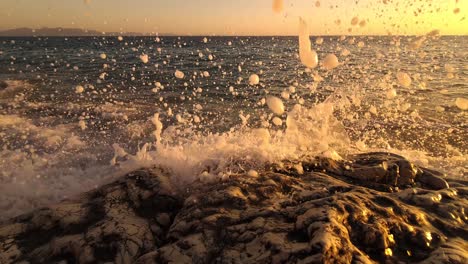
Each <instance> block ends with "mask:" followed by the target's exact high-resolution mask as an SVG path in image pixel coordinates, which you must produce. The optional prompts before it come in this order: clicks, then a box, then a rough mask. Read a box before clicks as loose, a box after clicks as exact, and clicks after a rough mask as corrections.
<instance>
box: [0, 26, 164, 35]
mask: <svg viewBox="0 0 468 264" xmlns="http://www.w3.org/2000/svg"><path fill="white" fill-rule="evenodd" d="M154 35H155V34H143V33H137V32H124V33H119V32H99V31H96V30H86V29H80V28H61V27H58V28H47V27H44V28H39V29H32V28H15V29H9V30H4V31H0V37H33V36H37V37H86V36H154ZM160 35H164V36H171V35H173V34H160Z"/></svg>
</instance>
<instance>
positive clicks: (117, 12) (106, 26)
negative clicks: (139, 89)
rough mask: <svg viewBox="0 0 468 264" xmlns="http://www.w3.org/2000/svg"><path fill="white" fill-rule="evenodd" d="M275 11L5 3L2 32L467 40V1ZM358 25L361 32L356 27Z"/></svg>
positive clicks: (358, 0) (217, 3) (327, 4)
mask: <svg viewBox="0 0 468 264" xmlns="http://www.w3.org/2000/svg"><path fill="white" fill-rule="evenodd" d="M272 5H273V0H127V1H124V0H1V1H0V29H10V28H17V27H30V28H40V27H73V28H85V29H96V30H99V31H103V32H111V31H112V32H141V33H162V34H164V33H173V34H178V35H296V34H297V25H298V17H299V16H302V17H304V18H305V19H306V21H307V22H308V23H309V25H310V30H311V33H312V34H315V35H325V34H330V35H342V34H353V35H355V34H356V35H359V34H365V35H369V34H372V35H376V34H388V33H391V34H395V35H396V34H424V33H427V32H429V31H431V30H433V29H438V30H440V32H441V34H444V35H468V18H466V16H467V14H468V0H458V1H457V0H321V1H317V0H284V9H283V11H282V12H281V13H275V12H274V11H273V8H272ZM457 10H458V11H457ZM354 17H356V18H357V19H355V20H356V21H357V22H358V24H357V25H352V22H351V21H352V19H353V18H354ZM363 21H364V22H363ZM360 23H361V25H359V24H360Z"/></svg>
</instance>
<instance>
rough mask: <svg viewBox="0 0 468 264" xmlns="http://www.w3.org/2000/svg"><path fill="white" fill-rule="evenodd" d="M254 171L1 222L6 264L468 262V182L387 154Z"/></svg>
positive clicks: (129, 185)
mask: <svg viewBox="0 0 468 264" xmlns="http://www.w3.org/2000/svg"><path fill="white" fill-rule="evenodd" d="M249 175H250V176H249ZM249 175H237V176H233V177H230V178H229V179H224V180H222V181H221V180H219V181H214V182H201V181H199V182H195V183H193V184H191V185H188V186H180V185H179V184H178V183H176V182H174V181H173V179H172V178H171V176H170V174H169V173H168V172H167V171H164V170H163V169H161V168H153V169H144V170H139V171H135V172H133V173H130V174H128V175H125V176H124V177H122V178H121V179H119V180H118V181H116V182H113V183H110V184H107V185H105V186H102V187H100V188H99V189H97V190H94V191H91V192H89V193H86V194H83V195H81V196H79V197H76V198H74V199H70V200H66V201H63V202H61V203H59V204H56V205H53V206H50V207H47V208H43V209H40V210H36V211H34V212H31V213H29V214H25V215H22V216H19V217H16V218H14V219H10V220H8V221H6V222H3V223H0V263H109V262H113V263H419V262H421V263H422V262H424V263H467V262H468V226H467V223H468V218H467V214H466V212H467V210H468V183H467V182H465V181H462V180H456V179H450V178H447V177H445V176H444V175H442V174H440V173H438V172H435V171H432V170H428V169H425V168H420V167H417V166H415V165H414V164H412V163H411V162H409V161H407V160H406V159H404V158H403V157H400V156H396V155H393V154H388V153H369V154H362V155H357V156H352V157H350V158H349V159H347V160H344V161H334V160H331V159H326V158H304V159H302V160H301V161H284V162H283V163H282V164H273V165H271V166H268V167H267V168H265V170H264V171H259V173H258V176H256V175H253V174H249Z"/></svg>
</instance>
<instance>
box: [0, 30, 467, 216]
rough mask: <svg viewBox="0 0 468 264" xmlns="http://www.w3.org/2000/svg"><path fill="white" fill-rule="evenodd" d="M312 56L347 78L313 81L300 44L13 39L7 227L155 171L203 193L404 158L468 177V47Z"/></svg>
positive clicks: (320, 71) (2, 185)
mask: <svg viewBox="0 0 468 264" xmlns="http://www.w3.org/2000/svg"><path fill="white" fill-rule="evenodd" d="M311 41H312V47H313V49H314V50H315V51H316V52H317V54H318V58H319V63H323V59H324V58H325V57H326V56H327V54H335V55H336V56H337V57H338V60H339V65H338V67H336V68H334V69H328V70H327V69H325V68H324V67H322V66H323V65H321V64H319V66H318V67H317V68H315V69H311V70H310V69H306V67H305V66H303V65H302V63H301V60H300V58H299V52H298V51H299V44H298V38H297V37H207V38H205V37H180V38H179V37H160V38H156V37H123V39H119V38H117V37H83V38H77V37H70V38H0V80H3V81H5V82H6V84H7V87H6V88H0V168H1V169H0V219H2V218H6V217H11V216H14V215H17V214H20V213H24V212H26V211H28V210H31V209H34V208H37V207H40V206H44V205H46V204H49V203H53V202H56V201H59V200H61V199H64V198H67V197H70V196H73V195H76V194H78V193H80V192H83V191H87V190H91V189H92V188H95V187H97V186H99V185H101V184H103V183H104V182H107V181H110V180H112V179H115V178H116V177H118V176H120V175H122V173H125V172H128V171H130V170H133V169H136V168H138V167H141V166H155V165H159V166H164V167H166V168H167V169H168V170H170V171H172V174H173V176H174V179H175V180H180V182H183V183H190V182H191V181H193V180H196V179H201V180H217V179H222V178H224V177H228V176H230V175H233V174H236V173H243V172H248V171H250V172H252V171H253V170H255V171H260V170H261V169H262V168H263V167H264V166H266V165H267V164H270V163H274V162H278V161H281V160H284V159H296V160H300V159H301V158H303V157H304V156H308V155H309V156H314V155H324V156H329V157H333V158H337V159H339V158H346V156H347V155H349V154H353V153H359V152H368V151H390V152H394V153H397V154H401V155H404V156H405V157H407V158H408V159H409V160H411V161H413V162H415V163H417V164H418V165H421V166H425V167H429V168H433V169H437V170H439V171H443V172H445V173H446V174H447V175H448V176H449V177H456V178H466V177H467V172H468V171H467V167H468V166H467V164H468V163H467V150H468V144H467V143H466V142H467V140H466V139H467V138H468V128H467V120H468V119H467V112H466V105H467V102H466V100H467V99H468V64H467V61H468V37H453V36H442V37H438V36H435V37H434V36H428V37H427V38H426V39H425V41H424V42H423V41H422V40H421V39H418V38H416V37H397V36H386V37H366V36H362V37H340V36H331V37H328V36H327V37H311ZM325 64H327V63H325ZM176 71H180V72H182V73H183V75H184V76H183V78H180V77H182V76H181V75H182V74H181V73H180V72H178V73H177V74H176ZM253 74H256V75H258V77H259V83H258V84H252V83H249V78H250V77H251V76H252V75H253ZM176 75H177V76H176ZM178 77H179V78H178ZM398 77H400V79H399V78H398ZM405 77H409V78H411V83H410V84H409V82H408V81H407V80H404V78H405ZM4 86H5V85H4ZM272 98H274V99H272ZM283 109H284V113H283Z"/></svg>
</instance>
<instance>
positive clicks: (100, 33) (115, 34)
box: [0, 27, 468, 37]
mask: <svg viewBox="0 0 468 264" xmlns="http://www.w3.org/2000/svg"><path fill="white" fill-rule="evenodd" d="M15 30H23V31H24V30H31V34H28V33H27V32H18V33H17V35H15V33H14V31H15ZM35 30H57V33H55V32H54V33H50V32H47V33H46V34H41V33H39V34H38V35H35V34H34V33H35V32H34V31H35ZM61 30H64V31H67V30H70V31H71V30H73V31H77V30H80V31H82V33H77V32H73V33H70V34H63V35H61V34H60V32H61ZM9 31H12V32H11V33H12V35H8V33H10V32H9ZM88 33H89V34H88ZM2 34H5V35H2ZM424 35H425V34H391V33H382V34H378V33H377V34H312V33H311V34H309V36H317V37H340V36H346V37H360V36H366V37H383V36H387V37H392V36H398V37H413V36H424ZM118 36H122V37H297V36H298V34H274V35H271V34H230V33H228V34H212V33H211V34H200V33H197V34H176V33H170V32H166V33H156V32H115V31H109V32H106V31H100V30H96V29H85V28H66V27H42V28H36V29H34V28H29V27H19V28H12V29H4V30H0V37H118ZM438 36H468V34H443V33H441V34H438Z"/></svg>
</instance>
